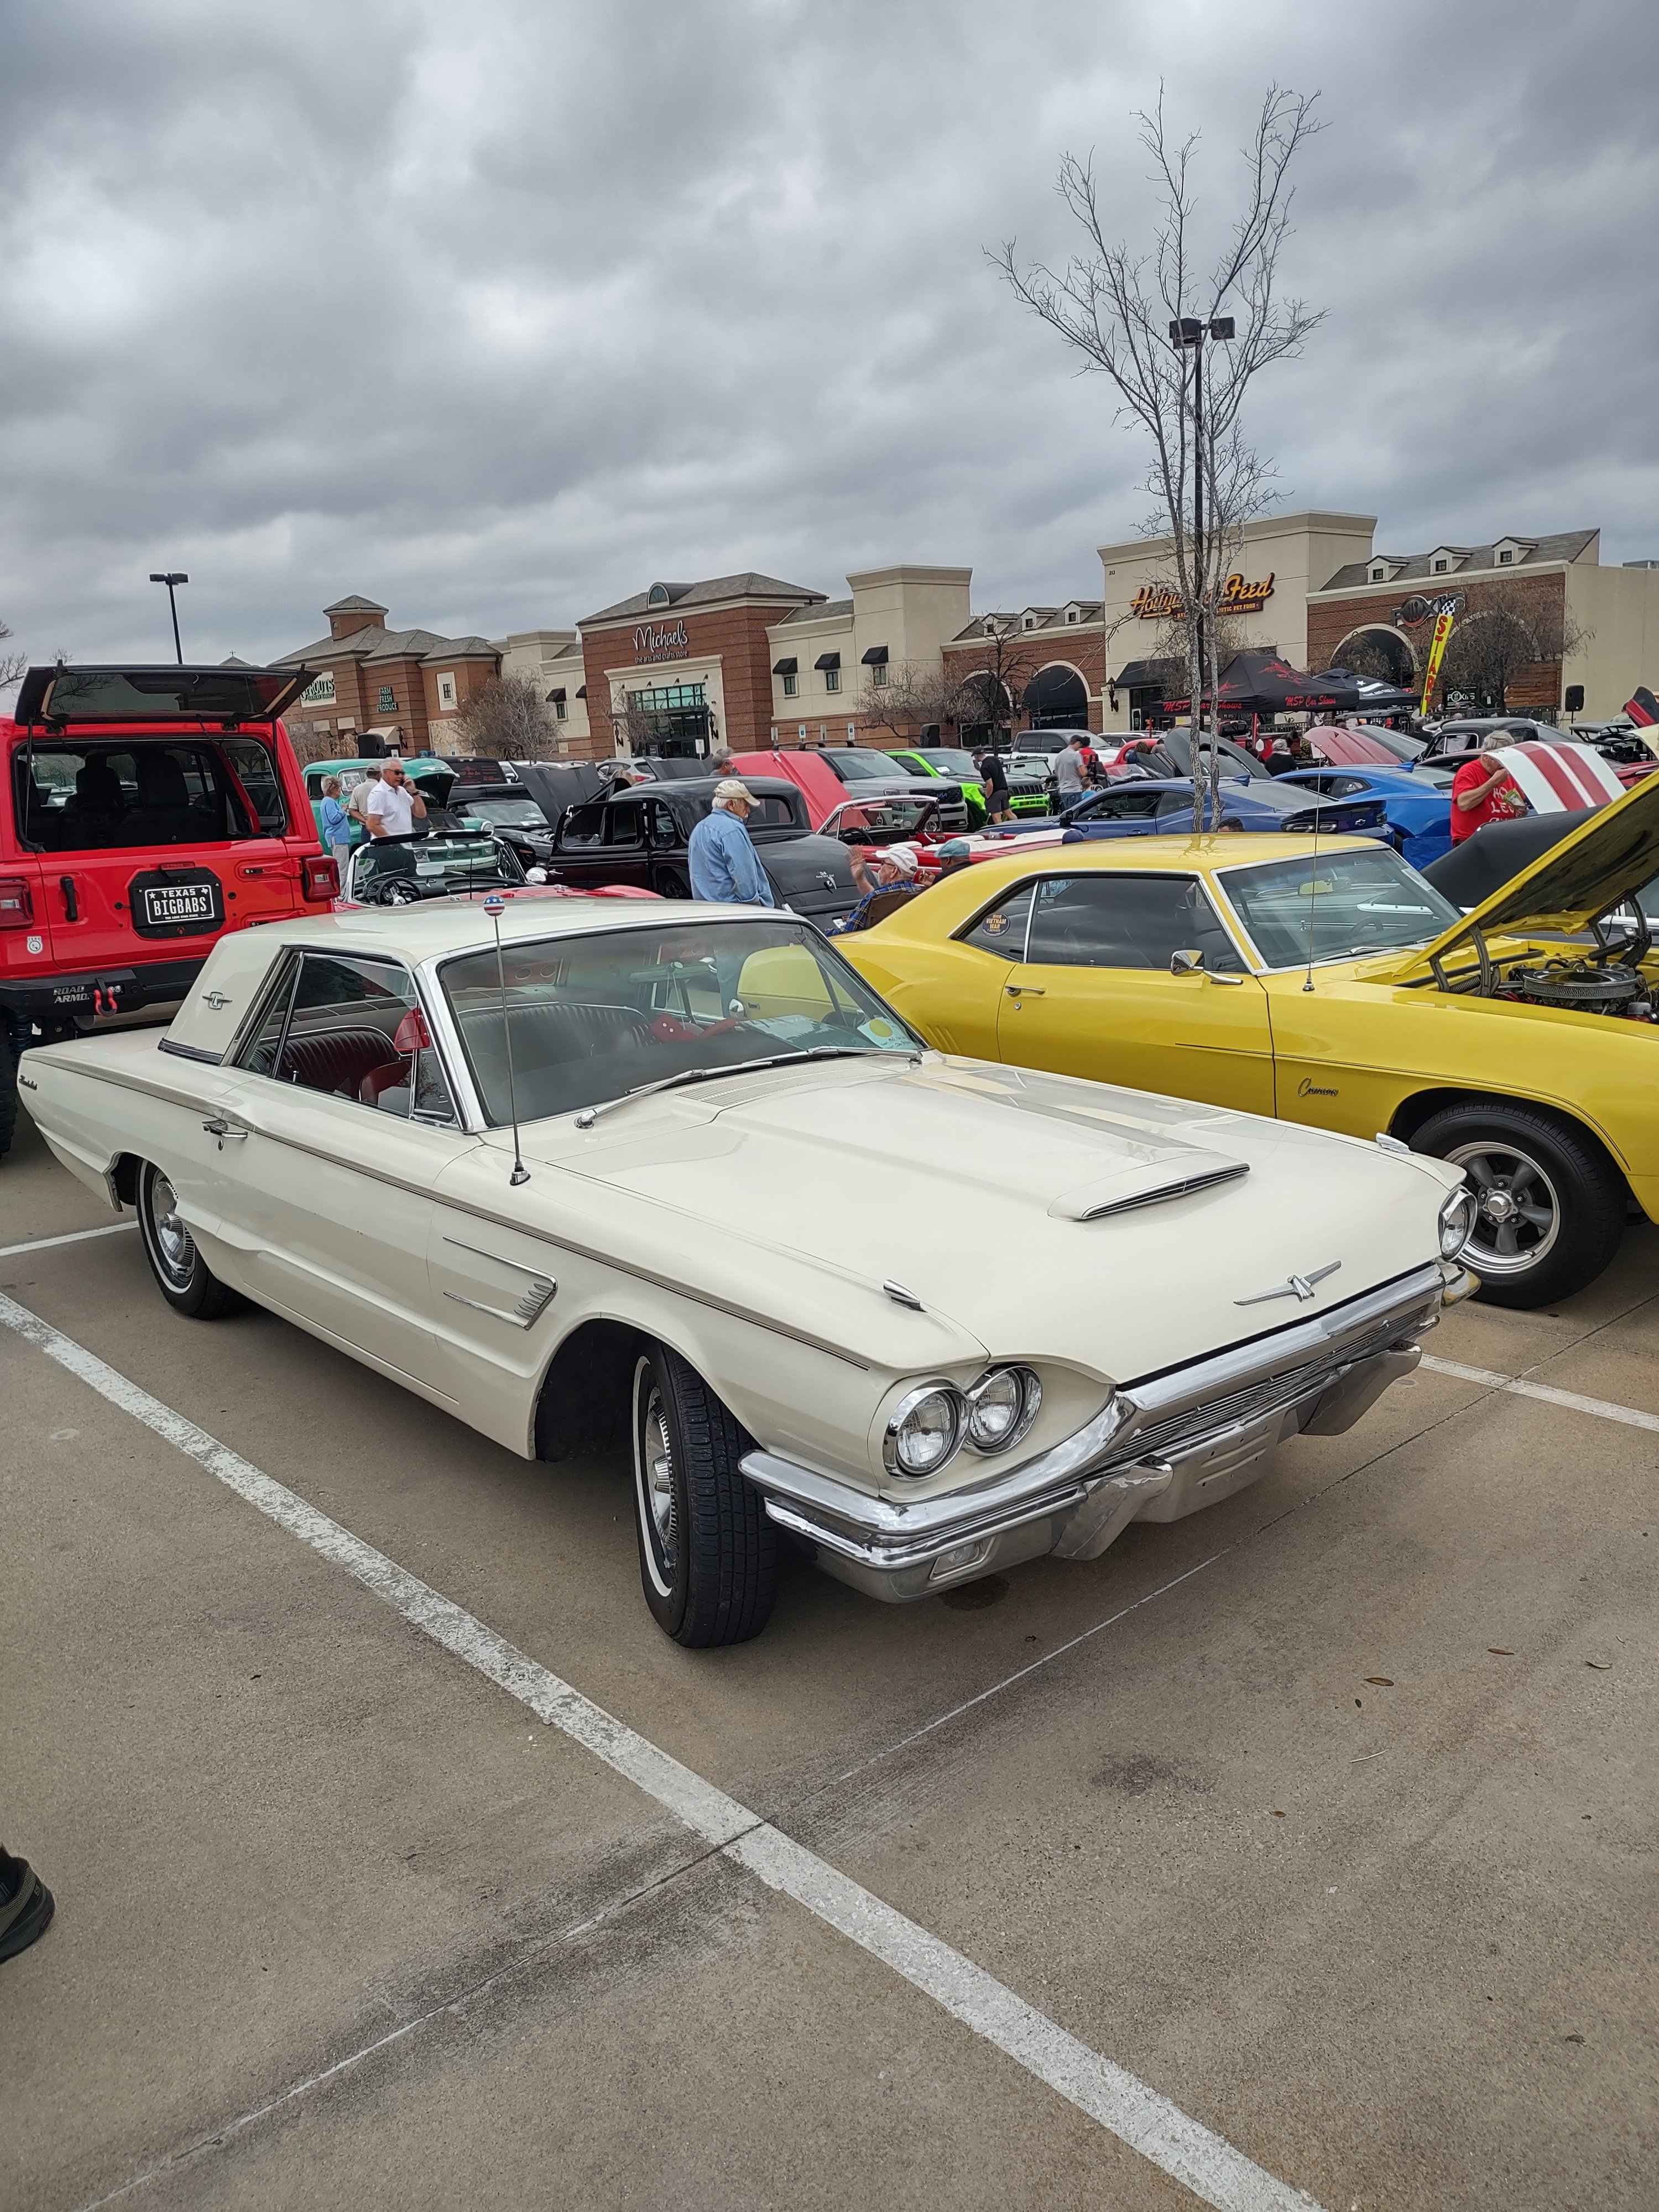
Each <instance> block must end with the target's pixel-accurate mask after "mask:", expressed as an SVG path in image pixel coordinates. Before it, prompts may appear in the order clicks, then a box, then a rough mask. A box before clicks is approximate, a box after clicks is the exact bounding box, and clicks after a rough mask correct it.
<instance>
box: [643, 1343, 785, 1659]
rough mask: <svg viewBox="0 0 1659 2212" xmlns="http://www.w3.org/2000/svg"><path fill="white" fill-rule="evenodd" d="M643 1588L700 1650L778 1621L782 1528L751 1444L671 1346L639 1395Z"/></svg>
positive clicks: (646, 1357) (741, 1640) (657, 1613)
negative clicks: (750, 1457) (756, 1482)
mask: <svg viewBox="0 0 1659 2212" xmlns="http://www.w3.org/2000/svg"><path fill="white" fill-rule="evenodd" d="M632 1416H633V1418H632V1422H631V1431H632V1441H633V1452H634V1526H635V1534H636V1535H637V1537H638V1539H639V1547H640V1583H641V1588H642V1589H644V1591H645V1601H646V1603H647V1605H648V1606H649V1607H650V1608H651V1613H652V1617H653V1620H655V1621H656V1623H657V1626H659V1628H660V1629H661V1630H662V1631H663V1632H664V1633H665V1635H668V1636H671V1637H672V1638H673V1639H674V1641H675V1642H676V1643H677V1644H684V1645H686V1646H687V1648H688V1649H690V1650H708V1649H710V1648H711V1647H712V1646H714V1645H716V1644H746V1643H747V1642H748V1640H749V1638H750V1637H751V1636H758V1635H759V1634H760V1632H761V1631H762V1629H763V1628H764V1627H765V1626H766V1624H767V1621H768V1620H769V1619H770V1617H771V1613H772V1601H773V1597H774V1595H775V1589H776V1583H777V1554H778V1547H777V1531H776V1530H775V1528H774V1527H773V1525H772V1523H771V1522H769V1520H768V1519H767V1517H766V1512H765V1509H764V1507H763V1505H762V1504H761V1499H760V1494H759V1492H757V1490H755V1489H754V1487H753V1486H751V1485H750V1483H747V1482H745V1481H744V1478H743V1476H742V1475H741V1474H739V1472H738V1460H739V1458H740V1457H741V1455H742V1454H743V1453H744V1450H745V1449H747V1448H748V1447H749V1445H750V1443H751V1442H752V1439H751V1438H750V1437H748V1436H747V1435H746V1434H745V1433H744V1431H743V1430H742V1429H741V1428H740V1427H739V1426H738V1424H737V1422H736V1421H734V1420H733V1419H732V1416H731V1414H730V1413H728V1412H727V1411H726V1407H724V1406H723V1405H722V1404H721V1403H720V1400H719V1399H718V1398H717V1397H716V1396H715V1395H714V1392H713V1391H712V1390H711V1389H709V1388H708V1384H707V1383H705V1382H704V1381H703V1379H702V1376H700V1375H699V1374H698V1373H697V1372H696V1370H695V1369H694V1368H692V1367H690V1366H688V1365H687V1364H686V1363H685V1361H684V1359H682V1358H680V1356H679V1354H678V1352H671V1351H670V1350H669V1349H668V1347H667V1346H665V1345H661V1344H657V1345H653V1346H650V1347H649V1348H648V1349H647V1350H646V1351H644V1352H641V1354H640V1356H639V1358H638V1360H637V1361H636V1362H635V1368H634V1388H633V1395H632Z"/></svg>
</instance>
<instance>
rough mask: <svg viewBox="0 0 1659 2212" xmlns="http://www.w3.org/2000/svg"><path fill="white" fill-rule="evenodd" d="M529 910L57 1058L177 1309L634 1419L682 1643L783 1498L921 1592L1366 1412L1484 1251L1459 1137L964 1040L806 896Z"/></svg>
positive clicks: (71, 1046)
mask: <svg viewBox="0 0 1659 2212" xmlns="http://www.w3.org/2000/svg"><path fill="white" fill-rule="evenodd" d="M495 903H496V902H493V901H492V902H486V903H485V904H484V905H483V906H482V907H481V906H479V905H477V904H472V905H468V904H466V903H465V902H459V901H454V902H435V903H432V904H430V905H425V906H422V907H415V908H398V909H395V910H391V911H385V910H377V909H373V908H370V909H364V910H360V911H358V912H356V913H348V914H338V915H334V916H332V917H329V918H325V919H319V920H316V921H302V922H296V923H286V922H284V923H278V924H273V925H270V926H269V927H264V928H261V929H257V930H253V929H250V930H246V931H240V932H238V933H236V934H234V935H233V936H228V937H226V938H224V939H222V940H221V941H220V943H219V944H218V945H217V946H216V948H215V950H214V951H213V954H212V956H211V957H210V959H209V961H208V963H207V964H206V966H205V967H204V969H203V970H202V973H201V975H200V976H199V978H198V979H197V984H196V987H195V988H194V990H193V992H192V994H191V999H190V1000H189V1003H188V1004H187V1005H186V1006H185V1007H184V1008H183V1010H182V1011H181V1012H179V1015H178V1016H177V1017H176V1018H175V1019H174V1020H173V1024H172V1026H171V1027H170V1028H169V1029H168V1030H167V1031H166V1032H165V1034H163V1035H161V1036H160V1037H159V1038H158V1036H157V1035H156V1033H155V1031H154V1030H150V1031H148V1032H145V1031H129V1032H126V1033H125V1034H120V1035H115V1034H111V1035H106V1036H99V1037H94V1038H89V1039H83V1040H81V1041H78V1042H71V1043H68V1044H64V1045H53V1046H48V1047H43V1048H40V1049H39V1050H36V1051H34V1052H32V1053H30V1054H28V1055H27V1060H25V1062H24V1073H23V1077H22V1082H23V1089H24V1097H25V1099H26V1101H27V1104H28V1107H29V1109H30V1111H31V1112H32V1113H33V1116H34V1119H35V1121H37V1123H38V1124H39V1126H40V1129H41V1131H42V1133H44V1135H45V1137H46V1141H47V1143H48V1144H49V1145H50V1146H51V1147H52V1151H53V1152H55V1153H56V1155H57V1156H58V1158H59V1159H60V1160H61V1161H62V1162H63V1163H64V1164H65V1166H67V1167H68V1168H70V1170H72V1171H73V1172H74V1173H75V1174H76V1176H79V1177H80V1178H81V1179H82V1182H86V1183H87V1184H88V1185H89V1186H90V1187H92V1188H94V1189H96V1190H99V1191H100V1192H103V1193H106V1194H107V1196H108V1198H109V1200H110V1202H111V1204H112V1206H117V1207H120V1206H133V1207H136V1208H137V1214H138V1218H139V1223H140V1225H141V1228H142V1231H143V1243H144V1249H145V1251H146V1253H147V1254H148V1255H149V1263H150V1266H151V1268H152V1269H153V1271H154V1273H155V1280H156V1282H157V1284H158V1285H160V1288H161V1293H162V1295H163V1297H166V1298H167V1301H168V1303H169V1304H171V1305H172V1306H173V1308H174V1310H176V1311H178V1312H179V1313H180V1314H183V1315H187V1316H194V1317H197V1318H198V1319H204V1320H205V1319H210V1318H213V1317H215V1316H219V1315H222V1314H224V1313H227V1312H228V1311H230V1310H232V1309H233V1308H234V1306H236V1305H237V1304H240V1302H241V1300H242V1299H244V1298H246V1299H252V1300H253V1301H255V1302H256V1303H257V1304H260V1305H262V1306H266V1307H269V1308H270V1310H272V1311H273V1312H275V1313H278V1314H281V1315H283V1316H286V1317H287V1318H288V1319H289V1320H291V1321H293V1322H297V1323H298V1324H299V1326H300V1327H301V1328H306V1329H309V1330H310V1331H312V1332H313V1334H315V1335H317V1336H319V1337H322V1338H324V1339H325V1340H326V1341H327V1342H329V1343H331V1344H332V1345H335V1346H338V1347H339V1348H340V1349H341V1350H343V1351H344V1352H349V1353H350V1354H351V1355H352V1356H353V1357H354V1358H357V1359H360V1360H362V1361H363V1362H364V1363H365V1364H367V1365H368V1366H370V1367H373V1368H374V1369H375V1370H378V1371H379V1372H380V1374H382V1375H386V1376H391V1377H392V1378H393V1379H394V1380H395V1381H397V1382H398V1383H403V1384H404V1386H405V1387H406V1388H408V1389H410V1390H414V1391H416V1392H418V1393H419V1394H420V1395H422V1397H424V1398H426V1399H428V1400H429V1401H431V1403H432V1404H433V1405H435V1406H436V1407H440V1408H441V1409H442V1411H444V1412H445V1413H453V1414H454V1415H456V1416H457V1417H459V1419H462V1420H464V1421H466V1422H469V1423H470V1424H471V1425H472V1426H473V1427H474V1428H477V1429H479V1430H481V1431H483V1433H484V1434H485V1435H487V1436H490V1437H495V1438H496V1439H497V1440H498V1441H499V1442H500V1443H502V1444H505V1445H506V1446H507V1447H508V1448H509V1449H512V1450H513V1451H515V1452H519V1453H521V1454H523V1455H525V1456H526V1457H530V1456H539V1457H541V1458H544V1459H558V1458H562V1457H566V1456H568V1455H573V1454H576V1453H586V1452H593V1451H603V1450H605V1449H615V1448H617V1447H619V1446H623V1445H625V1444H628V1443H631V1449H632V1455H633V1473H634V1497H635V1508H636V1516H635V1517H636V1523H637V1533H638V1539H639V1547H640V1559H641V1580H642V1582H643V1585H644V1589H645V1595H646V1599H647V1603H648V1604H649V1606H650V1608H651V1611H652V1612H653V1614H654V1615H655V1617H656V1619H657V1620H658V1621H659V1624H660V1625H661V1626H662V1627H663V1628H664V1629H665V1631H666V1632H668V1634H669V1635H671V1636H672V1637H675V1638H678V1640H679V1641H680V1642H681V1643H682V1644H691V1645H706V1644H724V1643H732V1642H736V1641H739V1640H741V1639H742V1638H746V1637H750V1636H752V1635H754V1634H756V1633H757V1632H758V1631H759V1630H760V1629H761V1628H762V1627H763V1626H764V1623H765V1620H766V1618H767V1615H768V1613H769V1610H770V1607H771V1604H772V1595H773V1582H774V1571H775V1557H776V1549H777V1545H778V1541H779V1531H780V1530H781V1529H782V1530H787V1531H788V1532H789V1533H790V1534H791V1535H792V1536H793V1537H794V1538H796V1539H798V1540H799V1541H802V1542H804V1543H805V1545H806V1546H808V1547H811V1551H812V1552H813V1553H814V1554H815V1555H816V1557H817V1560H818V1561H819V1563H820V1564H821V1565H823V1567H825V1568H826V1569H827V1570H828V1571H829V1572H830V1573H831V1574H833V1575H836V1576H839V1577H841V1578H842V1580H844V1581H846V1582H848V1583H852V1584H854V1586H855V1587H856V1588H858V1589H862V1590H865V1591H867V1592H869V1593H871V1594H872V1595H875V1596H877V1597H881V1598H887V1599H894V1600H897V1599H904V1598H914V1597H921V1596H924V1595H927V1594H929V1593H931V1592H935V1591H938V1590H939V1589H942V1588H945V1587H947V1586H949V1585H950V1584H951V1583H960V1582H966V1581H971V1580H972V1579H974V1578H975V1577H977V1576H980V1575H982V1574H984V1573H986V1572H987V1571H989V1570H991V1569H992V1568H994V1567H999V1566H1004V1565H1008V1564H1010V1563H1012V1562H1015V1561H1018V1560H1022V1559H1030V1558H1033V1557H1035V1556H1036V1555H1037V1554H1038V1553H1057V1554H1058V1555H1060V1557H1062V1558H1068V1559H1093V1558H1095V1557H1097V1555H1098V1554H1099V1553H1102V1552H1103V1551H1104V1550H1105V1548H1106V1547H1107V1546H1108V1545H1109V1543H1110V1542H1111V1541H1113V1539H1114V1538H1115V1536H1117V1535H1118V1534H1120V1533H1121V1530H1122V1529H1123V1528H1125V1527H1127V1524H1128V1522H1131V1521H1133V1520H1136V1519H1139V1520H1150V1521H1171V1520H1175V1519H1176V1518H1178V1517H1179V1516H1182V1515H1184V1514H1188V1513H1191V1512H1194V1511H1195V1510H1197V1509H1198V1508H1199V1507H1200V1506H1203V1505H1206V1504H1212V1503H1213V1502H1214V1501H1216V1500H1217V1499H1219V1498H1225V1497H1228V1496H1230V1495H1231V1493H1232V1492H1235V1491H1237V1489H1239V1488H1240V1487H1241V1486H1243V1484H1245V1483H1247V1482H1251V1481H1254V1480H1255V1479H1256V1478H1257V1477H1259V1476H1260V1475H1261V1474H1263V1473H1264V1472H1265V1471H1266V1469H1267V1466H1268V1464H1269V1462H1270V1461H1271V1459H1272V1456H1273V1451H1274V1449H1275V1448H1276V1447H1277V1446H1278V1444H1279V1443H1280V1441H1281V1440H1282V1439H1284V1438H1285V1437H1290V1436H1292V1435H1294V1434H1295V1433H1296V1432H1297V1431H1298V1430H1299V1431H1308V1432H1312V1433H1316V1434H1321V1435H1329V1434H1331V1433H1333V1432H1334V1431H1340V1430H1343V1429H1346V1428H1347V1427H1348V1426H1349V1425H1351V1424H1352V1422H1353V1421H1355V1420H1357V1419H1358V1418H1359V1416H1360V1415H1361V1414H1362V1413H1364V1411H1365V1409H1366V1408H1367V1407H1369V1406H1370V1404H1371V1403H1372V1402H1373V1401H1374V1400H1375V1399H1376V1397H1377V1396H1378V1395H1380V1393H1381V1392H1382V1391H1383V1389H1385V1388H1386V1387H1387V1386H1388V1384H1389V1383H1391V1382H1393V1381H1394V1380H1395V1378H1396V1377H1397V1376H1402V1375H1404V1374H1406V1373H1407V1372H1408V1371H1409V1370H1410V1369H1411V1368H1412V1367H1413V1366H1414V1365H1415V1364H1416V1362H1417V1359H1418V1357H1419V1354H1418V1351H1417V1340H1418V1339H1419V1336H1420V1335H1421V1334H1423V1332H1424V1331H1425V1329H1428V1328H1432V1327H1433V1326H1434V1324H1435V1322H1436V1321H1437V1318H1438V1316H1439V1313H1440V1310H1441V1306H1442V1304H1443V1302H1444V1301H1445V1300H1446V1299H1448V1298H1449V1297H1457V1296H1460V1295H1462V1293H1463V1292H1464V1291H1467V1290H1469V1289H1473V1288H1474V1283H1473V1280H1472V1279H1470V1278H1469V1277H1468V1276H1467V1275H1466V1274H1465V1273H1463V1271H1462V1268H1461V1267H1459V1266H1458V1265H1457V1261H1456V1255H1457V1253H1458V1252H1459V1250H1460V1249H1461V1248H1462V1242H1463V1239H1464V1237H1465V1236H1466V1235H1467V1233H1468V1228H1469V1226H1470V1224H1471V1221H1472V1218H1473V1212H1474V1209H1473V1205H1472V1202H1471V1200H1469V1199H1468V1196H1467V1194H1465V1192H1464V1191H1463V1189H1462V1183H1461V1180H1460V1171H1459V1170H1457V1169H1455V1168H1454V1167H1450V1166H1449V1165H1448V1164H1446V1163H1445V1162H1443V1161H1441V1160H1437V1159H1431V1158H1425V1157H1422V1156H1420V1155H1412V1154H1401V1152H1400V1151H1399V1148H1398V1147H1395V1146H1388V1147H1387V1148H1382V1147H1379V1146H1372V1145H1369V1144H1364V1143H1361V1142H1359V1141H1358V1140H1356V1139H1351V1138H1346V1137H1333V1136H1328V1135H1326V1134H1323V1133H1320V1132H1317V1131H1315V1130H1312V1129H1306V1128H1301V1127H1295V1126H1293V1125H1291V1124H1289V1123H1285V1122H1279V1121H1264V1120H1260V1119H1257V1118H1255V1116H1252V1115H1240V1114H1234V1113H1225V1112H1221V1111H1218V1110H1217V1109H1212V1108H1208V1107H1203V1106H1197V1105H1192V1104H1186V1103H1180V1102H1178V1101H1176V1100H1172V1099H1168V1098H1160V1097H1151V1096H1149V1095H1147V1094H1146V1093H1143V1092H1139V1091H1119V1090H1111V1089H1107V1088H1105V1087H1103V1086H1102V1085H1096V1084H1091V1083H1085V1082H1079V1081H1076V1080H1073V1079H1068V1078H1066V1077H1060V1076H1050V1075H1042V1074H1035V1073H1030V1072H1029V1071H1027V1070H1024V1069H1020V1068H1014V1067H1002V1066H990V1065H987V1064H984V1063H981V1062H979V1061H975V1060H959V1059H951V1058H946V1057H945V1056H943V1055H941V1054H938V1053H935V1052H933V1051H930V1050H928V1049H927V1048H926V1047H925V1046H924V1045H923V1044H922V1043H921V1041H920V1040H919V1039H918V1038H917V1037H915V1036H914V1035H913V1034H912V1033H911V1031H910V1030H908V1029H907V1028H906V1027H905V1025H904V1024H903V1023H902V1021H901V1020H900V1019H899V1018H898V1016H897V1015H896V1014H895V1013H893V1012H892V1011H891V1010H890V1008H889V1007H887V1006H884V1004H883V1002H882V1001H881V1000H879V999H878V997H877V996H876V994H874V993H873V991H872V989H871V988H870V987H869V986H868V985H867V984H866V983H865V982H864V981H863V980H862V979H861V978H860V976H859V975H856V974H855V973H854V970H853V969H851V968H850V967H849V966H848V964H847V963H845V962H844V961H843V960H842V958H841V957H840V956H839V955H838V954H837V953H836V951H834V950H833V948H832V947H830V946H829V945H827V944H826V943H825V942H824V940H823V939H822V938H820V937H819V936H818V935H817V933H815V932H814V931H813V930H812V929H811V927H808V926H806V925H805V924H804V923H801V922H798V921H793V919H791V918H790V917H788V916H787V915H779V914H768V915H757V913H756V912H755V910H754V909H753V908H721V907H698V908H695V909H688V908H684V907H680V908H664V907H662V906H661V905H659V904H655V903H648V902H638V903H637V904H635V905H620V904H617V903H615V902H605V901H600V900H586V899H575V898H572V899H568V900H564V901H560V902H545V903H542V902H538V903H534V904H526V903H524V902H520V903H517V904H513V905H510V906H508V907H507V908H506V911H505V913H504V914H498V915H495V917H494V918H493V920H492V918H491V916H490V915H489V907H490V906H491V905H493V904H495ZM497 931H498V932H499V936H497V935H496V934H495V932H497ZM941 1160H948V1161H949V1162H950V1163H951V1165H950V1167H949V1168H948V1169H947V1168H945V1167H941V1166H938V1165H935V1164H933V1163H935V1162H939V1161H941ZM963 1163H977V1164H978V1165H977V1166H976V1167H972V1168H969V1169H964V1166H963Z"/></svg>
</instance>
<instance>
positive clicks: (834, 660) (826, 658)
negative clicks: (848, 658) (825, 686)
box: [812, 653, 841, 668]
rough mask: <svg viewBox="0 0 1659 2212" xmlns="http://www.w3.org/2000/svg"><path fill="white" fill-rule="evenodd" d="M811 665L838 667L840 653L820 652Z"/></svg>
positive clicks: (839, 664)
mask: <svg viewBox="0 0 1659 2212" xmlns="http://www.w3.org/2000/svg"><path fill="white" fill-rule="evenodd" d="M812 665H813V667H814V668H839V667H840V666H841V655H840V653H819V655H818V657H817V659H816V660H815V661H814V662H813V663H812Z"/></svg>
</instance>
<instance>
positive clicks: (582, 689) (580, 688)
mask: <svg viewBox="0 0 1659 2212" xmlns="http://www.w3.org/2000/svg"><path fill="white" fill-rule="evenodd" d="M576 696H577V697H578V698H579V699H586V696H587V686H586V684H578V685H577V687H576Z"/></svg>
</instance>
